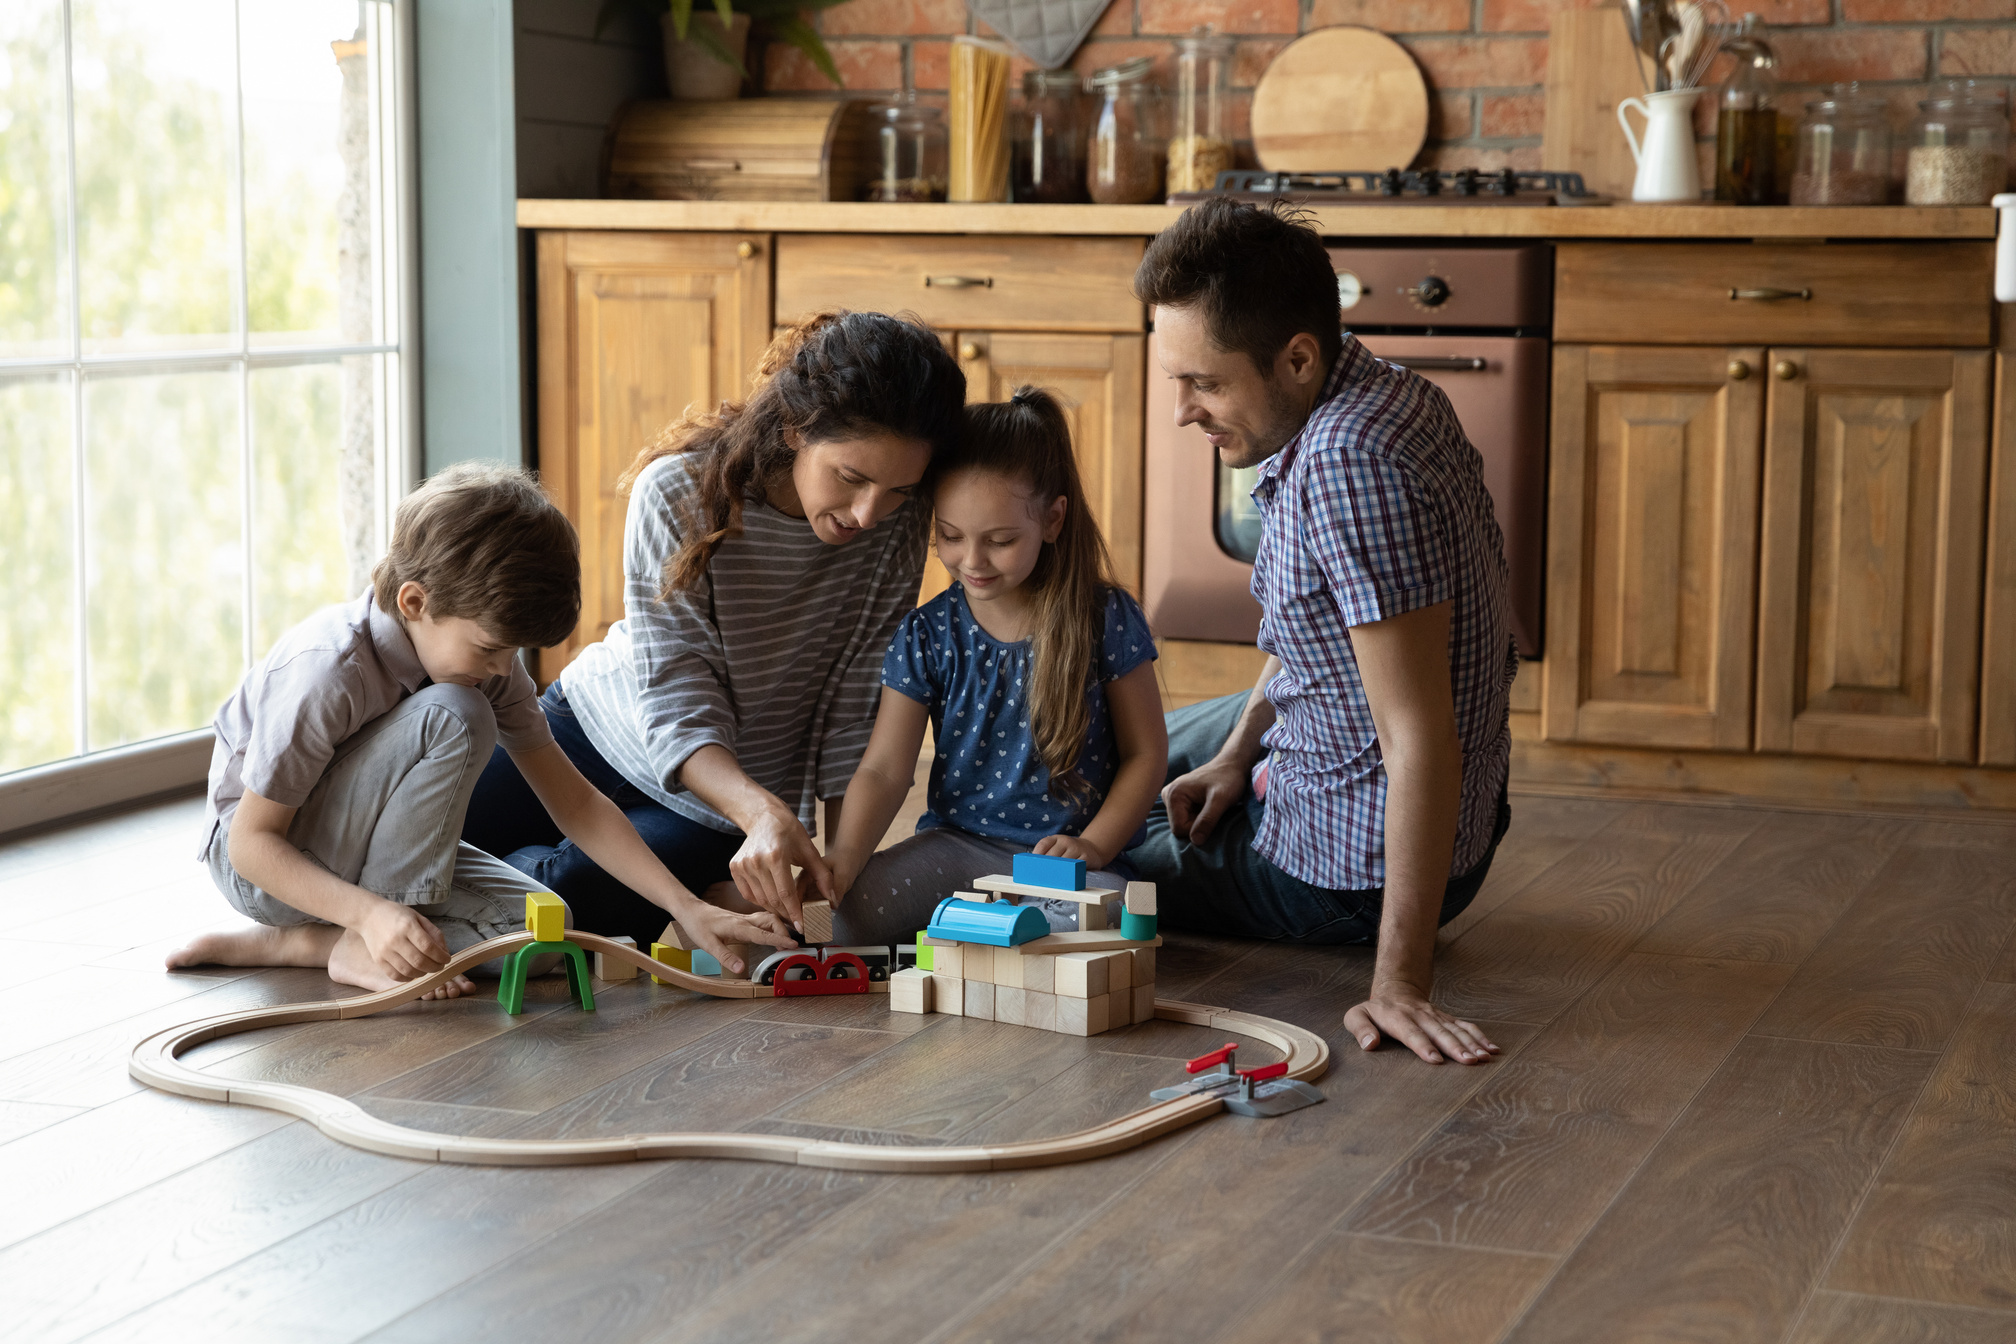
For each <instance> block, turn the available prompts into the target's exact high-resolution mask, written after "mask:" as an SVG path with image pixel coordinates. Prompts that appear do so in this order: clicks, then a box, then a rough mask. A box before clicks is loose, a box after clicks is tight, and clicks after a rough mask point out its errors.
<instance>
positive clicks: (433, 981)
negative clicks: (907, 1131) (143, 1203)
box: [127, 930, 1330, 1172]
mask: <svg viewBox="0 0 2016 1344" xmlns="http://www.w3.org/2000/svg"><path fill="white" fill-rule="evenodd" d="M567 937H568V939H569V941H571V942H573V943H575V944H577V945H578V946H580V947H583V948H586V949H588V950H589V951H593V952H600V953H602V954H603V955H604V956H607V957H615V958H618V959H620V960H622V961H626V962H630V963H631V964H633V965H635V966H637V967H638V968H639V969H640V970H645V971H649V972H650V973H651V974H652V975H655V976H657V977H658V978H659V979H661V980H664V981H666V982H668V983H671V984H675V985H678V986H679V987H680V988H682V989H691V990H696V991H698V992H699V993H702V994H710V995H713V996H714V997H716V998H729V999H733V998H742V999H747V998H757V997H767V996H768V995H769V994H770V993H771V992H772V991H771V988H770V987H769V986H767V985H758V984H755V983H753V982H751V981H748V980H724V979H716V978H712V977H708V976H699V975H691V974H688V973H687V972H685V971H682V970H680V969H679V968H677V967H676V966H668V965H666V964H665V963H663V962H660V961H653V960H652V959H651V958H650V957H648V956H645V955H644V954H643V953H641V952H639V951H637V950H636V949H635V948H632V947H630V946H628V945H627V944H623V943H617V942H612V941H610V940H609V939H607V938H601V937H598V936H596V935H595V934H592V933H580V932H576V931H574V930H569V931H568V934H567ZM532 941H533V938H532V935H531V934H529V933H513V934H507V935H506V936H504V937H502V938H493V939H491V940H490V941H489V942H487V943H479V944H478V945H477V946H475V947H472V948H469V949H468V950H467V951H465V952H463V953H461V954H460V955H459V956H457V957H455V958H454V959H453V960H451V961H450V962H449V963H448V964H447V965H446V966H444V967H442V968H441V969H440V970H439V971H437V972H435V973H434V974H433V975H430V976H427V977H425V978H423V979H419V980H412V981H408V982H407V983H405V984H402V985H399V986H397V987H396V988H393V989H388V990H384V991H382V992H380V993H377V994H365V995H360V996H359V997H357V998H350V999H330V1000H327V1001H325V1002H321V1003H290V1004H277V1005H275V1006H273V1007H270V1008H253V1009H248V1010H246V1011H243V1012H236V1013H220V1014H218V1015H217V1016H215V1017H206V1018H202V1019H201V1020H199V1021H195V1022H185V1023H183V1024H182V1025H181V1026H179V1027H170V1028H168V1029H167V1030H165V1031H159V1032H156V1033H155V1034H154V1035H152V1036H149V1037H147V1038H146V1039H145V1040H143V1041H141V1042H140V1043H139V1044H138V1045H136V1046H134V1047H133V1056H132V1059H131V1060H130V1061H129V1062H128V1064H127V1071H128V1072H129V1073H131V1074H132V1075H133V1077H134V1078H136V1079H138V1080H139V1081H140V1082H143V1083H145V1084H147V1085H148V1086H149V1087H153V1088H159V1089H160V1090H161V1091H163V1092H174V1093H178V1094H180V1095H182V1096H185V1097H198V1098H201V1099H203V1100H205V1101H222V1102H229V1103H232V1104H234V1105H239V1106H261V1107H264V1108H266V1109H267V1110H270V1111H280V1112H282V1113H284V1114H287V1115H292V1116H296V1117H298V1118H300V1119H302V1120H306V1121H307V1122H308V1123H309V1124H311V1125H313V1126H315V1127H316V1128H317V1129H319V1130H321V1131H322V1132H323V1133H324V1134H327V1135H328V1136H329V1137H330V1138H332V1139H335V1140H337V1141H339V1142H341V1143H347V1144H349V1145H350V1146H351V1147H353V1148H362V1149H364V1150H366V1151H368V1152H374V1153H385V1154H387V1155H389V1156H392V1157H405V1158H412V1159H415V1160H418V1161H422V1162H457V1163H464V1164H468V1165H474V1166H498V1167H558V1166H577V1165H586V1164H590V1163H598V1162H636V1161H643V1160H646V1159H651V1158H665V1157H726V1158H741V1159H743V1160H745V1161H752V1162H785V1163H790V1164H793V1165H796V1166H801V1167H834V1168H839V1169H841V1170H846V1171H891V1172H933V1171H1006V1170H1011V1169H1013V1168H1017V1167H1048V1166H1056V1165H1059V1164H1061V1163H1065V1162H1082V1161H1084V1160H1086V1159H1087V1158H1093V1157H1104V1156H1106V1155H1108V1154H1110V1153H1119V1152H1125V1151H1126V1150H1127V1149H1129V1148H1133V1147H1136V1146H1138V1145H1140V1144H1143V1143H1146V1142H1147V1141H1148V1140H1150V1139H1152V1138H1156V1137H1158V1136H1159V1135H1163V1134H1167V1133H1169V1132H1171V1131H1172V1130H1178V1129H1182V1128H1183V1127H1184V1126H1186V1125H1194V1124H1196V1123H1197V1122H1198V1121H1199V1120H1202V1119H1204V1118H1206V1117H1207V1116H1211V1115H1216V1114H1217V1113H1218V1112H1219V1111H1221V1110H1223V1109H1224V1103H1223V1102H1222V1101H1220V1100H1219V1099H1218V1098H1217V1097H1214V1096H1209V1095H1200V1096H1189V1097H1179V1098H1177V1099H1175V1100H1173V1101H1164V1102H1158V1103H1156V1104H1155V1105H1152V1106H1146V1107H1143V1108H1142V1109H1141V1110H1138V1111H1135V1112H1133V1113H1132V1114H1131V1115H1124V1116H1121V1117H1120V1118H1119V1119H1117V1120H1111V1121H1108V1122H1107V1123H1105V1124H1103V1125H1095V1126H1093V1127H1092V1128H1090V1129H1083V1130H1080V1131H1078V1132H1077V1133H1076V1134H1066V1135H1062V1136H1060V1137H1058V1138H1052V1139H1031V1140H1028V1141H1025V1142H1022V1143H1002V1144H981V1145H972V1146H968V1147H960V1148H939V1147H933V1148H925V1147H904V1146H890V1147H883V1146H879V1145H876V1144H865V1143H834V1142H831V1141H829V1140H824V1139H794V1138H785V1137H780V1136H772V1135H766V1134H734V1133H727V1134H698V1133H672V1134H626V1135H623V1136H621V1137H619V1138H608V1139H476V1138H468V1137H466V1136H464V1135H460V1134H438V1133H433V1132H430V1131H427V1130H421V1129H410V1128H408V1127H407V1126H405V1125H395V1124H393V1123H392V1122H391V1121H389V1120H381V1119H379V1118H377V1117H376V1116H373V1115H371V1114H369V1113H367V1112H366V1111H365V1110H364V1109H363V1108H362V1107H360V1106H358V1105H357V1104H356V1103H355V1102H353V1101H348V1100H346V1099H344V1098H342V1097H338V1096H334V1095H332V1094H330V1093H328V1092H323V1091H320V1090H318V1089H316V1088H312V1087H302V1086H299V1085H297V1084H293V1083H261V1082H239V1081H236V1080H233V1079H222V1078H215V1077H212V1076H210V1075H208V1074H204V1073H199V1072H198V1071H197V1070H195V1069H192V1068H190V1067H189V1066H188V1065H186V1064H184V1063H182V1062H181V1060H180V1058H179V1056H180V1055H181V1054H182V1052H183V1051H185V1050H191V1049H194V1048H195V1047H196V1046H199V1045H202V1044H203V1043H205V1042H206V1041H215V1040H220V1039H222V1038H223V1037H226V1036H235V1035H237V1034H238V1033H240V1032H245V1031H255V1030H257V1029H258V1028H261V1027H278V1026H289V1025H292V1024H294V1023H299V1022H336V1021H345V1020H348V1019H350V1018H356V1017H370V1016H371V1015H372V1014H374V1013H381V1012H384V1011H385V1010H386V1009H388V1008H396V1007H398V1006H399V1005H401V1004H404V1003H411V1002H412V1001H413V1000H415V999H417V998H419V997H420V996H421V995H422V994H425V993H426V992H427V991H429V990H430V989H433V988H435V987H436V986H438V985H440V984H443V983H444V982H446V981H447V980H449V979H450V978H452V977H453V976H456V975H458V974H460V973H461V972H463V971H465V970H467V969H468V968H469V967H471V966H476V965H480V964H481V963H483V962H486V961H489V960H491V959H492V958H494V957H498V956H502V955H504V954H505V953H507V952H515V951H517V950H518V949H519V948H521V947H523V946H525V945H526V944H527V943H529V942H532ZM1155 1016H1156V1017H1158V1018H1165V1019H1167V1020H1169V1021H1172V1022H1188V1023H1191V1024H1193V1025H1196V1026H1203V1027H1215V1028H1218V1029H1220V1030H1223V1031H1228V1032H1231V1033H1233V1034H1235V1035H1240V1036H1249V1037H1252V1038H1253V1039H1255V1040H1259V1041H1263V1042H1265V1043H1266V1044H1268V1045H1271V1046H1274V1047H1275V1048H1276V1049H1278V1050H1280V1051H1281V1052H1282V1053H1283V1054H1284V1055H1285V1056H1286V1057H1287V1060H1288V1076H1289V1077H1290V1078H1297V1079H1305V1080H1306V1079H1312V1078H1317V1077H1320V1076H1322V1074H1323V1072H1324V1070H1325V1069H1327V1068H1328V1067H1329V1063H1330V1047H1329V1045H1328V1043H1327V1042H1325V1041H1324V1040H1323V1038H1322V1037H1320V1036H1317V1035H1316V1034H1315V1033H1313V1032H1309V1031H1304V1030H1303V1029H1302V1028H1300V1027H1296V1026H1291V1025H1289V1024H1288V1023H1286V1022H1277V1021H1275V1020H1274V1019H1273V1018H1269V1017H1257V1016H1254V1015H1252V1014H1248V1013H1235V1012H1230V1011H1228V1010H1226V1009H1222V1008H1211V1007H1206V1006H1205V1005H1202V1004H1194V1003H1176V1002H1172V1001H1169V1000H1163V999H1158V1000H1156V1003H1155Z"/></svg>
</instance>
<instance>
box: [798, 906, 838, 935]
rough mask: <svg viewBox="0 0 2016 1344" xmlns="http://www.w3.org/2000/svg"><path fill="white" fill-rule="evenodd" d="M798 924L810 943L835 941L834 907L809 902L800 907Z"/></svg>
mask: <svg viewBox="0 0 2016 1344" xmlns="http://www.w3.org/2000/svg"><path fill="white" fill-rule="evenodd" d="M798 923H799V924H800V925H801V926H802V928H803V930H804V934H805V941H806V942H808V943H830V942H832V941H833V907H832V906H830V905H828V904H827V903H826V902H824V901H807V902H805V904H803V905H801V906H799V907H798Z"/></svg>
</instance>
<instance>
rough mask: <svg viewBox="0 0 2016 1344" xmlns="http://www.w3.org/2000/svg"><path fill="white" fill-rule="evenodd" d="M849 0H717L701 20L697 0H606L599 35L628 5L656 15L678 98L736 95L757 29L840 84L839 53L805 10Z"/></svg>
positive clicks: (670, 80) (760, 37)
mask: <svg viewBox="0 0 2016 1344" xmlns="http://www.w3.org/2000/svg"><path fill="white" fill-rule="evenodd" d="M841 3H843V0H714V6H713V12H712V13H708V14H701V15H699V16H698V18H697V21H696V18H695V15H694V13H693V0H604V3H603V5H602V13H601V15H600V16H599V17H598V18H597V19H596V21H595V33H596V36H598V37H599V36H601V33H602V30H603V29H604V28H605V27H607V26H608V24H609V23H610V21H611V20H612V19H614V18H615V16H616V15H617V14H618V13H620V12H622V11H623V10H626V9H629V10H636V9H641V10H644V11H646V12H648V13H652V14H656V15H657V16H658V22H659V24H660V26H661V27H662V29H663V30H664V34H665V78H666V82H667V83H668V84H669V85H670V86H671V92H672V96H673V97H674V98H686V99H695V98H733V97H735V96H736V94H738V93H739V92H740V91H741V87H742V81H743V80H745V79H747V78H748V77H749V70H748V67H747V66H746V65H744V64H743V55H744V52H745V51H746V50H747V43H748V39H749V37H750V35H751V33H752V32H753V33H754V34H755V36H756V37H757V38H758V40H760V41H778V42H788V43H790V44H791V45H792V46H794V47H796V48H798V50H800V51H802V52H804V53H805V56H806V58H807V59H808V60H810V61H811V62H812V64H813V65H814V66H816V67H818V70H819V73H820V74H822V75H824V76H826V78H828V79H830V80H832V81H833V83H834V84H835V85H836V86H838V85H839V84H840V82H841V80H840V69H839V67H838V66H836V65H834V64H833V53H832V52H830V51H828V50H827V49H826V43H825V42H824V41H822V40H821V39H820V37H819V34H818V32H817V31H816V30H815V29H814V28H813V27H812V25H811V24H809V23H807V22H805V19H804V17H803V15H804V14H805V13H807V12H808V11H814V10H821V9H831V8H832V7H833V6H835V5H837V4H841Z"/></svg>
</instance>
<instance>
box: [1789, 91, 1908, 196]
mask: <svg viewBox="0 0 2016 1344" xmlns="http://www.w3.org/2000/svg"><path fill="white" fill-rule="evenodd" d="M1794 153H1795V154H1796V155H1797V162H1796V164H1795V165H1794V167H1793V169H1792V204H1794V205H1887V204H1889V201H1890V115H1889V111H1888V109H1887V108H1885V106H1884V104H1883V101H1882V100H1881V99H1880V98H1871V97H1867V96H1865V95H1864V94H1863V93H1862V91H1861V90H1860V88H1858V87H1857V86H1856V85H1853V84H1836V85H1835V86H1834V87H1833V89H1831V90H1830V91H1829V92H1828V95H1827V96H1826V97H1825V98H1816V99H1814V100H1813V101H1812V102H1810V103H1808V104H1806V115H1805V117H1804V118H1803V119H1801V121H1800V122H1799V133H1798V140H1797V148H1796V149H1795V151H1794Z"/></svg>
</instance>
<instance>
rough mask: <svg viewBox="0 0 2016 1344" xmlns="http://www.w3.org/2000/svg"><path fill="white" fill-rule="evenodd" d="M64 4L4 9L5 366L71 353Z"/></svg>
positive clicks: (0, 195) (0, 239) (0, 306)
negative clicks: (10, 362)
mask: <svg viewBox="0 0 2016 1344" xmlns="http://www.w3.org/2000/svg"><path fill="white" fill-rule="evenodd" d="M66 140H67V137H66V136H65V134H64V130H63V7H62V4H61V0H9V2H8V3H7V4H5V5H0V358H13V359H21V358H28V357H33V356H38V355H40V356H47V355H67V354H69V353H70V258H69V226H68V224H67V222H66V221H67V218H68V211H69V203H70V185H69V182H68V180H67V175H66V173H65V171H64V167H63V156H64V154H65V153H66V150H65V142H66Z"/></svg>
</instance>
